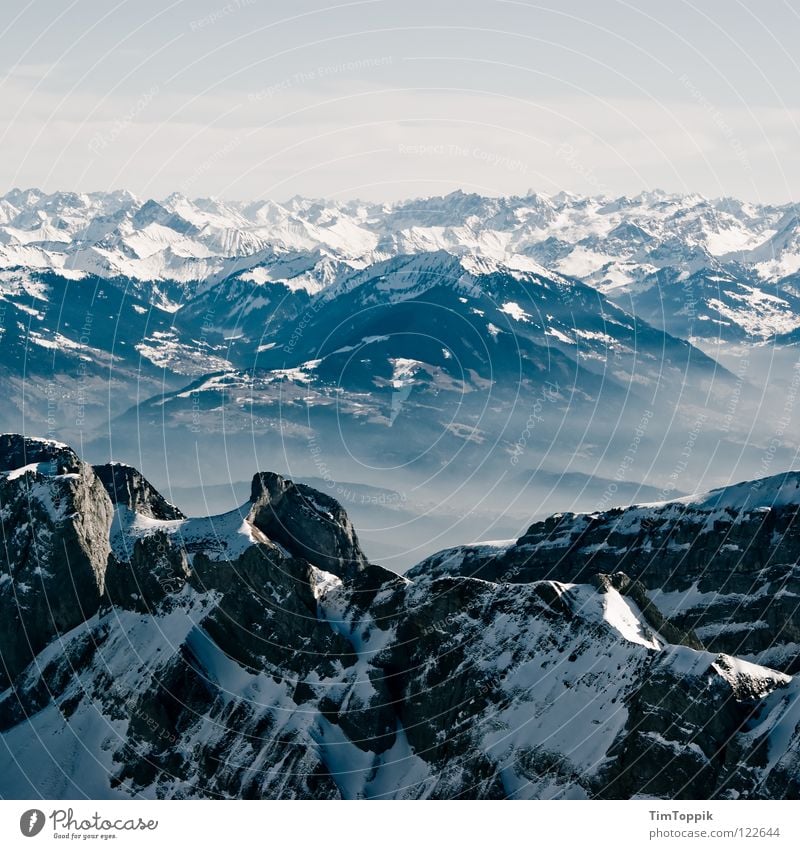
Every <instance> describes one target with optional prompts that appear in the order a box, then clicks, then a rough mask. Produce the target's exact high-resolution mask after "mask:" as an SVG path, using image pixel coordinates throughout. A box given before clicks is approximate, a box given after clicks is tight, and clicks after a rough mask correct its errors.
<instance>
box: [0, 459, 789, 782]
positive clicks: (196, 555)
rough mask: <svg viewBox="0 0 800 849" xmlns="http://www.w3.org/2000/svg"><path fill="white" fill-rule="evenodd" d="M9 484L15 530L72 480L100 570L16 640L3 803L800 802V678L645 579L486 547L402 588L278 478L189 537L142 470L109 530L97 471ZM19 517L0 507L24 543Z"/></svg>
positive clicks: (2, 489) (322, 500)
mask: <svg viewBox="0 0 800 849" xmlns="http://www.w3.org/2000/svg"><path fill="white" fill-rule="evenodd" d="M43 450H44V449H43ZM14 456H15V458H16V457H17V455H14ZM23 459H24V458H23ZM78 462H79V461H78ZM17 471H19V470H14V471H12V472H11V473H8V472H6V473H5V474H4V477H3V479H2V480H0V495H2V498H3V501H2V506H3V509H4V511H5V509H6V505H7V504H10V503H12V502H13V499H14V498H17V499H20V504H22V503H23V502H25V501H26V499H28V492H29V491H30V489H31V488H32V487H33V486H39V485H43V486H44V485H45V484H46V486H47V489H48V492H52V491H54V490H53V487H58V486H66V485H67V483H66V482H72V483H73V484H74V486H76V487H78V489H79V494H75V493H73V494H72V495H71V496H70V497H71V498H72V499H73V500H72V501H71V502H70V509H73V508H75V509H77V508H80V509H81V510H83V511H84V514H85V515H84V518H83V520H82V521H83V524H82V525H81V527H82V529H83V534H84V539H85V540H88V543H87V545H86V549H87V551H89V550H91V551H92V552H94V553H95V556H96V555H97V554H98V553H103V552H105V555H106V560H107V564H106V567H105V571H104V573H103V580H102V581H97V580H95V579H94V573H93V572H92V571H91V567H89V575H91V576H92V581H91V582H90V583H91V590H92V593H91V597H92V602H91V604H89V602H88V601H87V600H86V599H83V600H82V604H81V605H80V606H79V610H80V611H81V613H80V616H78V621H76V622H75V624H73V625H72V626H71V630H69V631H68V632H67V631H66V629H65V628H63V627H62V628H59V629H58V630H57V631H52V632H51V634H50V636H48V634H47V633H45V632H42V634H40V635H39V639H40V643H41V645H40V646H38V647H37V648H34V652H35V653H36V656H35V660H34V662H30V661H31V651H30V650H29V656H28V658H27V660H26V659H25V658H24V657H23V656H22V655H21V654H20V653H19V648H18V644H17V643H15V642H14V637H13V634H11V633H10V632H9V631H8V630H6V631H3V632H0V652H2V656H3V658H4V660H6V658H10V659H11V660H12V661H13V663H12V666H9V664H8V661H6V670H7V672H6V674H7V676H8V677H7V683H4V685H3V687H4V689H3V690H2V691H0V733H2V735H3V744H4V745H3V746H2V747H0V767H2V768H0V795H2V796H4V797H29V796H31V795H32V794H36V795H45V796H49V797H54V798H72V797H74V796H75V795H76V794H77V795H81V794H85V795H88V796H89V797H91V798H106V797H122V798H131V797H142V796H144V797H164V798H194V797H222V798H230V797H234V798H240V797H243V798H295V797H302V798H458V797H461V798H507V797H512V798H564V797H569V798H628V797H630V796H633V795H640V794H646V795H650V796H654V797H659V798H686V799H688V798H713V797H726V798H727V797H732V798H733V797H737V796H745V797H753V798H760V797H765V798H778V797H780V798H784V797H791V798H797V797H798V796H800V785H798V782H797V777H796V776H797V764H798V762H800V733H799V732H798V720H800V714H799V713H798V710H797V681H796V680H795V679H793V678H790V676H788V675H786V674H784V673H782V672H779V671H774V670H772V669H768V668H765V667H763V666H759V665H756V664H754V663H750V662H747V661H744V660H742V659H740V658H737V657H734V656H731V655H730V654H728V653H722V652H718V651H716V650H715V651H708V650H705V649H704V648H703V647H702V641H701V640H700V639H699V638H698V637H697V636H696V633H695V632H693V630H692V629H690V628H683V627H682V624H683V623H682V621H681V620H680V619H679V617H676V616H673V615H667V614H666V613H665V612H664V609H665V606H664V605H663V603H662V604H659V597H658V596H656V595H654V593H653V592H652V590H648V589H647V587H648V586H649V585H648V584H647V580H646V579H647V575H646V571H645V570H639V572H638V573H637V574H636V577H633V576H632V575H627V574H624V573H622V572H620V571H618V570H613V571H612V570H609V571H608V573H601V572H598V571H597V570H595V571H594V572H593V573H592V572H591V570H589V569H586V568H585V562H584V560H581V559H580V557H579V556H578V555H577V554H576V555H575V558H576V559H575V561H574V562H575V566H576V575H575V576H574V577H575V578H577V580H556V579H553V578H551V577H549V578H534V577H532V576H531V575H530V574H528V573H524V572H523V571H522V570H519V571H517V572H515V573H514V574H513V575H508V574H506V575H505V579H503V580H498V579H486V576H487V575H488V574H489V570H490V569H499V568H500V567H499V566H498V565H497V563H495V565H491V564H492V563H494V561H497V560H498V559H502V558H503V557H506V556H508V554H509V552H511V551H512V550H513V546H512V547H507V548H506V549H498V548H492V547H488V546H484V547H481V548H472V549H459V550H457V551H451V552H447V553H444V554H442V555H441V556H440V557H439V558H436V559H434V560H432V561H429V562H426V563H424V564H421V565H420V566H419V567H417V568H416V569H415V570H413V572H412V575H411V580H408V579H406V578H400V577H399V576H397V575H394V574H392V573H390V572H387V571H386V570H384V569H382V568H380V567H378V566H375V565H372V564H369V563H368V562H367V561H366V558H365V557H364V555H363V553H362V552H361V550H360V548H359V546H358V541H357V538H356V535H355V533H354V532H353V529H352V525H351V524H350V522H349V520H348V519H347V516H346V514H345V512H344V510H342V508H341V507H340V506H339V505H338V504H337V503H336V502H333V501H332V499H330V498H327V497H326V496H324V495H322V494H321V493H318V492H316V491H314V490H313V489H310V488H308V487H300V486H296V485H294V484H293V483H292V482H290V481H287V480H285V479H283V478H281V477H279V476H278V475H274V474H268V473H260V474H258V475H256V477H255V478H254V480H253V487H252V498H251V500H250V501H248V502H247V503H246V504H244V505H243V506H242V507H241V508H240V509H239V510H234V511H231V513H229V514H225V515H223V516H214V517H208V518H204V519H186V518H183V517H181V516H180V515H176V514H175V513H171V512H170V513H168V514H167V515H168V516H170V517H165V518H159V517H156V516H154V515H152V513H153V512H154V511H155V509H162V510H163V505H161V507H158V506H156V507H155V508H154V505H159V504H160V502H158V500H157V499H156V498H155V497H154V496H153V495H152V494H151V493H150V492H149V491H148V490H147V489H146V488H145V487H144V485H143V484H142V483H141V481H140V480H139V479H137V478H136V476H135V474H134V473H132V471H131V472H130V473H128V472H126V473H125V475H124V480H125V481H127V483H125V484H124V485H123V486H122V487H117V486H116V485H114V486H113V487H112V492H113V493H115V494H118V493H120V492H122V496H124V497H122V496H120V497H118V498H117V504H116V511H114V516H113V523H112V520H111V514H112V509H113V508H112V505H111V499H109V496H108V494H107V492H106V488H105V487H104V486H103V483H102V482H101V480H100V479H99V478H98V477H97V476H96V475H95V474H94V473H93V472H92V470H91V469H90V468H89V467H86V466H83V465H82V464H80V465H79V466H78V471H77V472H70V473H66V474H64V475H61V476H56V478H42V476H41V473H40V472H38V471H32V470H28V471H23V472H20V473H19V474H17ZM37 476H38V477H37ZM40 478H41V480H40ZM62 478H63V481H62ZM53 481H58V483H56V484H54V483H53ZM79 481H80V482H82V483H81V484H80V486H82V487H83V489H80V487H79V484H78V482H79ZM112 483H115V481H113V480H112ZM129 484H130V485H129ZM108 486H109V484H108V480H106V487H108ZM762 494H763V493H762ZM728 496H730V493H728V495H727V496H726V498H728ZM784 496H785V497H784V498H783V499H782V501H783V502H784V504H783V506H785V507H789V506H790V503H789V502H790V501H791V498H792V497H793V495H792V494H791V493H790V492H789V491H788V490H787V491H785V492H784ZM37 497H38V496H37ZM81 499H83V500H81ZM87 499H92V500H93V501H96V502H97V503H96V504H93V505H92V504H89V503H88V502H87ZM726 504H727V507H726V508H725V509H728V508H729V509H731V510H733V509H734V508H733V507H732V506H731V505H732V504H733V502H732V501H730V500H729V501H728V502H726ZM695 507H696V508H697V512H698V514H699V513H704V512H708V510H709V509H710V508H708V509H707V507H706V506H702V505H700V506H698V504H697V503H695ZM718 508H720V503H719V499H718V503H716V506H715V507H714V510H716V509H718ZM20 509H21V508H20ZM640 509H641V510H644V509H645V508H640ZM647 509H648V510H649V511H650V512H652V511H653V508H647ZM670 509H674V508H670V507H669V506H664V507H662V508H657V511H658V510H661V512H662V513H664V512H666V513H668V512H669V510H670ZM754 509H756V510H760V509H761V508H760V507H757V508H754ZM92 511H94V512H93V513H92ZM734 512H736V511H735V510H734ZM90 514H91V515H93V516H94V518H93V519H91V520H90V519H89V518H88V517H89V516H90ZM99 515H102V516H105V517H106V518H105V520H106V524H105V525H103V524H102V523H101V522H99V521H98V520H97V517H98V516H99ZM737 516H739V518H740V520H741V522H749V521H750V519H749V518H748V516H749V513H747V512H746V511H745V512H742V511H741V510H739V511H738V513H737ZM662 518H663V517H662ZM573 519H574V520H575V521H577V518H575V517H573ZM705 519H706V520H707V519H708V516H706V517H705ZM23 521H25V519H24V518H23V516H22V515H21V513H20V512H17V513H13V512H12V513H8V514H6V512H4V513H3V526H4V529H5V531H6V536H7V537H8V535H9V533H10V532H11V530H12V529H13V525H12V524H10V523H15V524H19V525H21V524H22V523H23ZM48 521H49V522H50V524H48ZM70 521H71V522H73V523H76V522H77V521H78V520H77V518H75V517H74V516H72V517H71V519H70ZM693 521H694V522H695V524H696V525H698V523H700V521H701V519H700V517H699V515H697V516H695V517H694V519H693ZM553 522H554V523H555V525H554V526H556V525H557V526H558V527H560V528H561V531H560V536H559V537H558V539H562V538H563V539H571V538H572V537H571V536H570V534H568V533H567V530H566V529H567V527H568V526H569V524H568V523H567V524H565V523H564V517H561V518H559V519H554V520H553ZM36 524H37V525H40V526H41V528H47V529H51V528H53V527H55V524H54V522H53V521H51V520H49V519H48V516H47V515H45V514H41V515H38V516H37V522H36ZM640 524H641V522H640ZM734 524H735V523H734ZM536 527H537V526H534V528H536ZM659 527H660V525H658V524H657V523H656V524H654V525H653V529H654V531H655V533H654V535H653V537H652V540H651V541H655V540H657V539H659V538H660V537H659V534H658V528H659ZM532 530H533V529H532ZM40 532H41V531H40ZM75 534H76V535H78V531H77V530H76V531H75ZM531 538H532V537H531V532H529V533H528V534H527V535H526V537H524V538H523V540H528V542H526V543H524V544H525V545H529V544H530V539H531ZM634 539H636V540H638V537H636V536H634ZM517 545H518V546H522V545H523V543H522V541H520V543H518V544H517ZM643 545H644V543H642V546H643ZM540 550H541V551H548V549H547V547H546V546H543V545H542V546H541V547H540ZM567 550H569V547H567ZM561 551H562V553H563V551H564V548H563V547H562V549H561ZM787 551H788V550H787ZM584 554H585V552H584ZM548 556H549V557H550V560H546V561H545V562H546V564H547V568H550V569H554V568H555V565H557V564H558V560H557V558H556V556H555V555H552V554H550V555H548ZM87 557H88V555H87ZM31 558H32V555H31V553H30V550H29V549H24V550H23V549H20V550H19V552H18V554H17V555H16V559H15V560H14V563H13V564H12V566H11V567H10V568H12V571H13V574H14V575H16V574H19V573H20V570H25V569H30V568H34V569H35V564H34V561H32V560H31ZM522 562H524V563H525V564H526V566H525V568H530V569H532V568H533V566H532V565H531V564H529V563H528V561H522ZM631 563H632V564H633V565H635V563H636V561H635V560H632V561H631ZM476 567H477V568H479V569H483V570H484V571H483V574H482V576H481V579H477V578H475V577H470V576H468V575H467V574H466V570H467V569H469V568H476ZM542 568H545V567H542ZM565 568H566V567H565ZM48 569H49V570H50V571H52V573H53V576H56V577H52V576H51V578H49V579H48V580H55V581H62V582H63V581H64V580H65V577H64V576H65V575H68V574H69V564H68V563H67V562H66V561H58V560H53V561H52V562H50V564H49V567H48ZM448 570H450V571H451V572H452V574H448ZM459 571H461V573H462V574H457V573H458V572H459ZM712 574H716V573H713V572H712ZM497 577H502V575H501V573H499V572H498V573H497ZM671 580H674V581H678V578H675V577H673V578H671ZM694 580H695V576H692V575H690V576H688V578H685V579H683V582H684V583H686V581H689V583H690V584H691V583H693V582H694ZM15 581H16V578H13V577H12V578H10V579H5V580H4V581H3V585H2V588H0V589H3V588H4V587H5V585H6V584H8V583H14V582H15ZM668 586H671V585H668ZM17 591H18V593H20V592H22V591H21V590H19V588H17ZM86 591H87V592H88V590H86ZM670 591H671V590H667V592H670ZM73 595H74V594H73ZM74 602H75V599H74V598H73V603H74ZM662 602H663V600H662ZM10 610H11V609H10V608H8V607H7V608H6V609H4V612H10ZM37 615H38V614H37ZM2 621H3V622H5V621H6V617H5V616H4V618H3V620H2ZM36 621H38V620H36ZM56 634H58V638H57V639H53V637H54V636H55V635H56ZM54 764H55V765H56V767H57V768H55V769H54V768H53V765H54Z"/></svg>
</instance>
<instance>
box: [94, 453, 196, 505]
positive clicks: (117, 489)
mask: <svg viewBox="0 0 800 849" xmlns="http://www.w3.org/2000/svg"><path fill="white" fill-rule="evenodd" d="M92 469H93V470H94V473H95V475H97V477H98V478H99V479H100V482H101V483H102V484H103V486H104V487H105V489H106V492H107V493H108V497H109V498H110V499H111V502H112V504H117V505H124V506H125V507H127V508H128V509H129V510H133V512H134V513H138V514H139V515H141V516H149V517H150V518H151V519H184V518H186V517H185V516H184V515H183V513H182V512H181V511H180V510H179V509H178V508H177V507H176V506H175V505H174V504H170V503H169V501H167V500H166V498H164V496H163V495H162V494H161V493H160V492H159V491H158V490H157V489H156V488H155V487H154V486H153V485H152V484H151V483H150V481H148V480H147V478H145V477H144V475H142V474H141V473H140V472H138V471H137V470H136V469H134V468H133V467H132V466H126V465H125V464H124V463H104V464H103V465H99V466H92Z"/></svg>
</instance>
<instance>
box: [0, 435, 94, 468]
mask: <svg viewBox="0 0 800 849" xmlns="http://www.w3.org/2000/svg"><path fill="white" fill-rule="evenodd" d="M27 467H30V471H38V472H39V473H40V474H47V475H64V474H72V473H76V472H78V471H80V467H81V461H80V460H79V459H78V455H77V454H76V453H75V452H74V451H73V450H72V449H71V448H70V447H69V446H67V445H64V444H63V443H61V442H56V441H55V440H52V439H35V438H32V437H29V436H23V435H22V434H19V433H3V434H0V472H14V471H16V470H18V469H24V468H27ZM34 467H37V468H34Z"/></svg>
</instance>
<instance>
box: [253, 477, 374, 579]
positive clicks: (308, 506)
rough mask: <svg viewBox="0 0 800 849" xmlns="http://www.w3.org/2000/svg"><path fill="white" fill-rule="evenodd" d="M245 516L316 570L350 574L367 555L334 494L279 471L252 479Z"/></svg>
mask: <svg viewBox="0 0 800 849" xmlns="http://www.w3.org/2000/svg"><path fill="white" fill-rule="evenodd" d="M250 502H251V503H252V505H253V506H252V509H251V513H250V517H249V519H250V521H252V523H253V524H254V525H255V526H256V527H257V528H258V529H259V530H260V531H263V533H265V534H266V535H267V536H268V537H270V538H271V539H273V540H275V542H278V543H280V544H281V545H283V546H285V547H286V548H287V549H288V550H289V551H291V552H294V553H296V554H298V555H300V556H302V557H305V558H306V560H308V561H309V562H311V563H314V564H316V565H317V566H319V567H320V568H322V569H330V570H331V571H335V572H337V573H338V572H344V573H346V574H353V573H356V572H359V571H361V570H362V569H364V568H365V566H366V565H367V558H366V556H365V555H364V552H363V551H362V550H361V546H360V545H359V543H358V537H357V536H356V532H355V530H354V528H353V525H352V524H351V522H350V520H349V519H348V518H347V513H346V512H345V510H344V509H343V508H342V506H341V504H339V502H338V501H336V499H335V498H331V497H330V496H329V495H325V494H324V493H322V492H318V491H317V490H315V489H312V488H311V487H310V486H305V485H304V484H296V483H294V482H293V481H290V480H286V479H285V478H282V477H281V476H280V475H276V474H273V473H270V472H264V473H261V474H258V475H256V476H255V477H254V478H253V484H252V488H251V494H250Z"/></svg>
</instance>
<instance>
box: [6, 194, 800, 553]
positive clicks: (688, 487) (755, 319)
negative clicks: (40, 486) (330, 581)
mask: <svg viewBox="0 0 800 849" xmlns="http://www.w3.org/2000/svg"><path fill="white" fill-rule="evenodd" d="M798 226H799V225H798V220H797V217H796V216H795V214H794V211H793V207H791V206H783V207H777V206H774V207H773V206H756V205H752V204H746V203H742V202H737V201H733V200H730V199H727V200H714V201H712V200H706V199H703V198H700V197H697V196H672V195H665V194H663V193H658V192H653V193H646V194H642V195H639V196H638V197H635V198H617V199H610V198H580V197H575V196H572V195H567V194H563V193H562V194H559V195H555V196H552V197H547V196H543V195H536V194H529V195H526V196H520V197H502V198H493V197H481V196H478V195H471V194H464V193H462V192H455V193H453V194H451V195H448V196H446V197H433V198H425V199H419V200H415V201H407V202H396V203H389V204H364V203H357V202H336V201H311V200H306V199H300V198H295V199H293V200H291V201H289V202H287V203H285V204H277V203H274V202H252V203H234V202H223V201H218V200H210V199H205V200H188V199H187V198H184V197H182V196H179V195H171V196H170V197H168V198H166V199H164V200H162V201H154V200H145V199H137V198H135V197H134V196H132V195H131V194H129V193H126V192H111V193H90V194H71V193H56V194H50V195H47V194H44V193H42V192H38V191H35V190H30V191H25V192H23V191H13V192H9V193H8V194H7V195H5V197H4V198H3V199H2V201H0V388H1V389H2V390H3V392H4V394H5V397H6V398H7V403H6V404H5V405H3V406H2V408H0V427H2V428H4V429H6V430H9V431H19V432H29V433H47V434H49V435H50V436H52V437H57V438H59V439H61V440H63V441H68V442H70V443H72V444H81V445H82V446H83V450H84V451H85V452H86V454H87V456H89V457H90V458H91V459H95V460H100V459H103V458H106V457H108V456H109V455H111V456H113V457H115V458H116V459H122V460H125V461H135V462H136V463H137V465H138V466H139V467H140V468H142V470H143V472H144V473H145V474H147V475H148V476H149V477H150V478H151V479H154V480H156V481H157V482H158V484H159V485H160V486H162V487H167V486H172V485H175V486H177V487H178V488H181V487H183V488H186V487H196V488H198V491H199V487H200V486H201V485H202V486H206V485H211V486H216V485H220V484H225V483H227V482H229V481H241V480H243V479H246V478H247V477H248V476H249V474H250V471H251V469H252V467H253V464H254V463H255V464H260V463H259V458H260V457H267V458H268V462H269V465H270V467H273V468H274V467H278V468H280V470H281V471H283V472H286V473H287V474H290V475H291V476H293V477H300V478H304V477H305V478H308V477H317V478H322V479H324V480H328V481H332V482H334V483H337V482H342V481H353V482H355V483H356V484H359V485H361V484H366V485H369V486H372V487H378V488H387V487H388V488H389V489H392V490H393V491H395V492H400V491H402V492H403V494H404V497H405V496H406V495H408V496H409V497H408V498H407V500H406V502H405V506H406V507H407V508H409V509H410V508H411V505H412V503H413V504H415V505H416V506H415V508H414V509H415V510H416V511H417V513H416V515H417V516H425V517H427V516H429V515H430V514H431V509H430V506H431V505H432V504H434V505H436V509H437V510H438V511H440V514H441V515H444V514H445V513H446V512H447V510H450V511H452V512H453V513H454V514H457V515H462V516H463V515H464V510H465V509H468V510H470V511H471V510H472V508H473V507H474V506H475V505H476V504H478V505H484V506H485V505H487V504H490V505H491V510H490V511H489V513H491V515H489V514H488V513H487V514H486V516H485V521H484V520H483V519H482V520H481V526H480V529H476V530H475V536H484V535H485V534H487V533H493V532H492V531H491V528H492V527H494V523H495V521H496V520H499V519H501V518H502V519H503V522H502V523H501V527H502V534H503V535H508V534H509V533H517V532H519V531H520V530H521V528H520V527H518V526H515V527H513V528H512V527H509V525H508V523H507V522H506V521H505V519H506V518H507V517H509V516H511V515H514V516H515V517H516V519H515V521H525V520H528V519H530V518H531V513H530V507H529V505H531V504H535V505H536V509H535V513H536V515H544V514H545V513H546V512H548V511H552V510H553V509H588V508H591V507H592V506H593V505H596V504H598V503H600V504H602V506H605V507H611V506H615V505H617V504H624V503H626V502H627V501H628V500H630V498H631V497H632V493H633V494H635V492H636V491H637V487H639V486H640V485H644V486H646V487H650V488H651V489H652V488H654V489H655V490H656V491H661V490H663V491H664V493H665V494H666V495H670V494H675V493H676V492H681V491H683V492H686V491H692V490H694V489H696V488H698V487H705V488H708V487H709V486H713V485H719V484H724V483H727V482H730V481H731V480H735V479H737V478H738V479H741V478H744V477H756V476H758V475H764V474H768V473H770V472H771V471H775V470H777V469H780V468H786V467H789V466H791V465H792V457H793V455H794V447H793V446H792V444H791V441H790V440H788V439H787V438H786V436H787V435H788V434H789V433H790V432H791V429H792V421H791V420H792V410H793V408H794V398H795V397H796V395H797V394H798V391H799V390H800V371H798V367H797V363H796V360H797V355H796V347H797V340H798V334H800V299H799V298H798V294H797V290H796V287H795V277H796V276H797V272H798V264H799V263H798V261H797V257H798V256H800V253H798V252H797V251H800V249H799V248H797V245H796V238H795V231H796V230H797V228H798ZM730 352H732V353H730ZM689 442H690V443H691V445H690V453H692V452H696V454H697V456H700V457H710V458H712V459H713V462H709V464H708V465H707V466H705V467H704V466H703V464H697V463H693V464H690V463H688V462H687V461H686V460H685V459H684V454H685V452H686V450H687V444H688V443H689ZM631 446H634V449H635V450H634V451H633V454H632V453H631ZM201 457H202V462H200V459H199V458H201ZM274 458H280V459H279V461H277V460H275V459H274ZM576 480H582V481H585V485H581V486H580V487H576V485H575V481H576ZM599 481H604V482H605V483H603V484H602V485H598V482H599ZM598 490H599V491H600V494H599V495H597V492H598ZM603 490H607V491H606V492H603ZM589 492H591V493H594V494H593V495H591V496H590V495H589V494H588V493H589ZM487 493H492V495H491V497H489V496H488V495H487ZM623 493H625V494H624V495H623ZM453 498H457V499H458V501H457V503H453V500H452V499H453ZM445 504H446V509H445ZM481 509H483V507H481ZM467 515H471V514H470V513H467ZM383 518H386V517H385V516H384V517H383ZM448 521H449V520H448ZM412 524H413V525H414V526H415V527H416V526H417V522H416V519H415V520H414V522H412ZM380 527H383V525H380ZM403 527H405V525H404V524H403ZM440 530H441V529H440ZM450 530H452V535H451V534H450ZM368 535H369V536H370V539H374V537H373V536H372V535H371V534H370V533H369V532H368ZM429 536H430V533H429V531H427V530H426V531H425V533H424V534H417V533H416V532H412V533H411V534H409V533H407V532H406V531H403V532H400V531H398V539H396V540H393V541H392V544H393V545H397V544H398V543H399V548H401V549H402V548H406V542H407V540H408V539H409V537H410V538H413V539H415V540H417V541H419V540H421V539H422V538H423V537H425V541H424V542H425V546H426V547H425V548H424V550H417V549H416V548H414V551H413V553H409V552H408V551H406V552H405V554H402V555H400V556H402V557H404V558H405V559H404V560H403V565H404V566H409V565H411V564H412V563H413V562H415V561H416V560H417V559H419V558H420V557H422V556H423V555H425V554H429V553H432V552H433V551H435V550H437V549H439V548H441V547H442V545H444V544H449V543H451V542H457V541H461V540H462V539H463V536H461V535H460V531H459V530H458V529H457V528H453V529H448V530H447V535H446V537H441V536H440V535H439V533H438V532H437V533H436V534H433V536H435V539H430V538H429ZM471 538H475V537H471Z"/></svg>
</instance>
